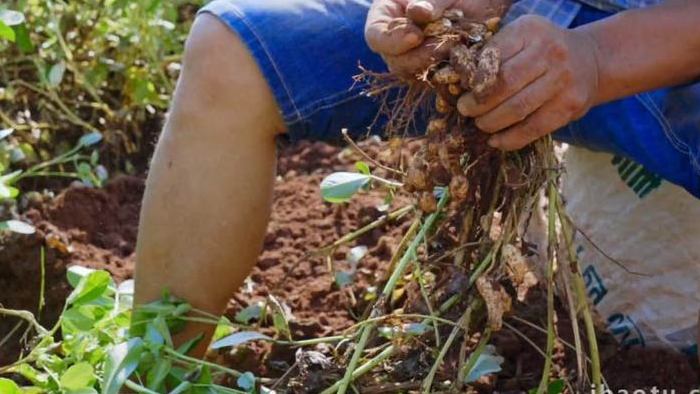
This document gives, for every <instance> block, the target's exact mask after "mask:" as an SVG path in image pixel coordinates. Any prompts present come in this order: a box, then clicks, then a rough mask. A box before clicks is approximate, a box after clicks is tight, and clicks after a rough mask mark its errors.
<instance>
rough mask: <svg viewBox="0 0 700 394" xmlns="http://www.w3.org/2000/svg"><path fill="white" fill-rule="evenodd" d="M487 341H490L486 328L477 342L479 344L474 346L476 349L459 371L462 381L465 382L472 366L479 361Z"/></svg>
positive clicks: (488, 331)
mask: <svg viewBox="0 0 700 394" xmlns="http://www.w3.org/2000/svg"><path fill="white" fill-rule="evenodd" d="M489 339H491V329H490V328H486V330H484V335H483V337H482V338H481V340H480V341H479V344H478V345H477V346H476V349H474V351H473V352H472V354H470V355H469V361H468V362H467V365H465V366H464V369H463V370H461V371H459V376H460V379H461V380H462V381H463V380H465V379H466V378H467V377H468V376H469V372H471V370H472V369H474V366H475V365H476V362H477V360H478V359H479V356H480V355H481V353H483V352H484V349H485V348H486V343H488V341H489Z"/></svg>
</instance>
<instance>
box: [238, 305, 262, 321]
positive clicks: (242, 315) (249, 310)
mask: <svg viewBox="0 0 700 394" xmlns="http://www.w3.org/2000/svg"><path fill="white" fill-rule="evenodd" d="M262 311H263V303H262V302H256V303H254V304H251V305H249V306H248V307H246V308H243V309H241V310H240V311H239V312H238V313H236V316H235V317H234V319H235V320H236V321H237V322H239V323H243V324H250V321H251V320H258V319H260V316H262Z"/></svg>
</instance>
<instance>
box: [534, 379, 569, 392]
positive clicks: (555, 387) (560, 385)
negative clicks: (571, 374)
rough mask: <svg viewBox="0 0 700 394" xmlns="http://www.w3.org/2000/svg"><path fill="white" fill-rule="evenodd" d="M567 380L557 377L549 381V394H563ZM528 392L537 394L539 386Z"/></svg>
mask: <svg viewBox="0 0 700 394" xmlns="http://www.w3.org/2000/svg"><path fill="white" fill-rule="evenodd" d="M565 387H566V382H565V381H564V380H563V379H557V380H553V381H551V382H549V384H548V385H547V394H561V393H563V392H564V388H565ZM527 393H528V394H537V388H536V387H535V388H534V389H530V390H528V391H527Z"/></svg>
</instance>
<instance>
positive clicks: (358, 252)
mask: <svg viewBox="0 0 700 394" xmlns="http://www.w3.org/2000/svg"><path fill="white" fill-rule="evenodd" d="M367 252H369V248H367V247H366V246H365V245H358V246H355V247H354V248H352V249H350V250H349V251H348V253H347V255H346V256H345V258H346V260H348V262H349V263H350V264H351V265H352V267H353V268H355V267H357V263H359V262H360V260H362V258H363V257H365V255H366V254H367Z"/></svg>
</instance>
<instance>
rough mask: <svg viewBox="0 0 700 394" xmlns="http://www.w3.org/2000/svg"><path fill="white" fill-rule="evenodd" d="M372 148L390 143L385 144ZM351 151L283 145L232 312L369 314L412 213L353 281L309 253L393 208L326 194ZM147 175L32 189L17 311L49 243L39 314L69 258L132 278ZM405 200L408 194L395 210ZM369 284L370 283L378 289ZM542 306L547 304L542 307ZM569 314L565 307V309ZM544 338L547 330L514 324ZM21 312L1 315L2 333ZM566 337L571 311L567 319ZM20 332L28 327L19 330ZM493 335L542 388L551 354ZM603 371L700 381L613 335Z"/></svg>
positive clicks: (271, 360)
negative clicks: (270, 308)
mask: <svg viewBox="0 0 700 394" xmlns="http://www.w3.org/2000/svg"><path fill="white" fill-rule="evenodd" d="M367 144H368V145H366V148H367V149H373V150H375V151H377V150H380V149H381V146H380V145H377V144H378V143H376V142H371V141H370V142H368V143H367ZM351 156H352V155H351V154H349V153H348V151H343V150H340V149H339V148H335V147H332V146H329V145H325V144H322V143H301V144H298V145H295V146H291V147H284V148H283V149H282V150H281V153H280V160H279V162H278V180H277V182H276V184H275V192H274V193H275V194H274V206H273V213H272V220H271V222H270V225H269V228H268V231H267V235H266V237H265V241H264V249H263V252H262V253H261V255H260V258H259V260H258V264H257V266H256V267H255V269H254V270H253V272H252V273H251V275H250V279H249V280H248V282H247V283H246V285H244V286H243V288H241V289H240V290H239V291H238V292H237V293H236V294H235V295H234V296H233V298H232V300H231V302H230V304H229V308H228V312H227V314H228V315H229V317H231V318H233V316H234V315H235V313H236V312H237V311H239V310H241V309H242V308H244V307H246V306H248V305H250V304H251V303H253V302H256V301H261V300H265V299H266V297H268V296H269V295H272V296H274V297H275V298H277V299H278V300H280V301H281V302H283V303H285V304H286V305H287V306H289V308H290V309H291V311H292V313H293V315H294V321H293V322H292V324H291V330H292V334H293V335H294V337H295V338H297V339H301V338H311V337H318V336H324V335H331V334H335V333H338V332H339V331H340V330H342V329H344V328H347V327H348V326H350V325H352V324H353V323H355V321H356V316H359V315H362V314H363V313H364V308H365V307H366V304H367V303H366V301H364V299H365V296H366V295H367V294H368V293H369V292H368V289H369V288H370V286H372V284H373V283H374V282H376V281H377V280H378V279H381V278H383V276H384V275H385V273H386V269H387V267H386V265H387V262H388V261H389V259H390V257H391V255H392V252H393V250H394V249H395V248H396V246H397V245H398V242H399V239H400V236H401V234H402V233H403V232H404V231H405V230H406V228H407V226H408V223H406V221H405V220H404V221H401V220H399V221H398V222H397V223H391V224H388V225H385V226H384V227H383V228H380V229H377V230H375V231H373V232H370V233H369V234H366V235H365V236H363V237H361V238H360V239H358V240H357V241H356V242H355V244H354V245H350V246H349V247H352V246H356V245H364V246H366V247H367V248H368V253H367V255H366V256H365V257H364V258H363V259H362V260H361V261H360V262H359V264H358V267H357V274H356V278H355V279H354V281H353V284H352V286H351V287H350V288H345V289H339V288H338V287H337V286H336V285H335V284H334V278H333V275H332V274H331V273H330V272H329V269H328V263H327V262H326V261H324V260H323V259H322V258H319V257H314V256H313V255H312V254H311V253H310V252H312V251H313V250H315V249H317V248H319V247H322V246H324V245H326V244H328V243H331V242H332V241H334V240H336V239H337V238H339V237H340V236H342V235H344V234H347V233H348V232H350V231H352V230H354V229H357V228H359V227H360V226H362V225H364V224H367V223H369V222H371V221H373V220H375V219H377V218H378V217H380V216H381V215H382V214H383V211H382V210H380V209H379V207H380V206H381V205H382V204H383V201H382V198H381V197H380V196H379V195H378V194H377V193H372V192H369V193H366V194H363V195H361V196H360V197H359V198H356V199H355V200H354V201H353V203H352V204H349V205H330V204H327V203H324V202H323V201H322V200H321V197H320V195H319V192H318V184H319V182H320V181H321V179H322V178H323V176H324V175H326V174H328V173H330V172H332V171H337V170H344V169H348V168H351V167H352V165H353V163H354V162H355V160H356V158H354V157H351ZM143 190H144V182H143V177H121V178H117V179H114V180H113V181H111V182H110V183H109V184H108V185H107V186H106V187H105V188H104V189H87V188H81V187H75V186H74V187H70V188H67V189H65V190H64V191H62V192H61V193H59V194H58V195H57V196H55V197H53V196H51V195H50V194H45V195H39V194H36V193H32V194H30V195H29V196H28V198H25V199H24V200H23V201H22V203H21V204H20V205H21V207H22V215H23V216H24V217H25V219H27V220H29V221H31V222H32V223H34V224H35V225H36V227H37V230H38V231H37V233H36V234H34V235H31V236H25V235H14V234H13V235H6V236H5V238H4V239H2V240H1V242H0V289H1V290H0V304H1V305H3V306H4V307H7V308H12V309H27V310H30V311H33V312H37V306H38V303H39V289H40V278H41V274H40V273H41V266H42V264H41V262H42V258H41V256H42V249H43V250H44V251H45V258H44V266H45V281H46V291H45V299H46V305H45V306H44V308H43V311H42V313H41V321H42V322H43V323H44V324H46V325H48V324H51V322H53V321H55V320H56V318H57V315H58V313H59V312H60V310H61V307H62V304H63V301H64V300H65V297H66V296H67V294H68V292H69V288H68V284H67V282H66V280H65V272H66V268H67V267H68V266H70V265H74V264H80V265H84V266H88V267H92V268H101V269H106V270H108V271H109V272H111V273H112V275H113V276H114V277H115V279H116V280H118V281H120V280H124V279H127V278H130V277H131V275H132V273H133V266H134V247H135V240H136V233H137V227H138V214H139V209H140V200H141V195H142V193H143ZM405 203H406V200H405V199H403V198H401V197H399V198H397V199H396V200H395V201H394V202H393V204H392V209H395V208H397V207H400V206H402V204H405ZM349 247H343V248H340V249H339V250H338V251H337V252H336V253H335V255H334V256H333V257H334V265H335V268H336V269H337V270H347V269H349V267H348V262H347V257H346V254H347V252H348V249H349ZM370 290H371V289H370ZM538 308H539V309H538ZM520 309H522V311H521V312H522V313H521V314H520V316H525V317H529V320H531V321H534V322H538V323H539V322H541V320H542V319H543V318H542V316H545V313H544V311H543V310H542V309H541V304H538V303H534V304H533V305H529V306H524V305H521V306H520ZM560 317H561V315H560ZM512 323H513V324H514V325H515V326H516V327H518V329H519V330H521V332H523V333H524V334H525V335H527V336H528V337H529V338H530V339H531V340H533V341H534V342H535V343H537V344H538V345H540V346H542V345H543V344H544V340H545V337H544V334H542V333H539V332H538V331H536V330H534V329H531V328H528V327H525V326H523V325H521V324H517V323H514V322H512ZM15 324H16V322H15V321H10V320H9V319H2V318H0V338H3V337H5V335H6V334H7V333H8V332H9V331H10V330H11V329H12V327H13V326H14V325H15ZM560 326H561V328H560V331H561V333H562V336H563V337H564V338H566V337H567V335H566V328H565V327H566V326H567V324H566V319H563V318H562V319H560ZM20 331H21V330H20ZM20 336H21V333H19V332H18V333H15V335H14V336H13V337H12V338H11V339H10V340H9V341H7V343H6V344H5V345H3V347H2V348H0V365H4V364H6V363H8V362H11V361H12V360H13V359H14V358H15V357H16V356H17V355H18V353H19V352H20V351H21V349H20V348H19V345H17V344H19V342H20V341H19V337H20ZM494 343H495V345H496V346H497V349H498V351H499V353H500V354H502V355H503V356H504V357H505V358H506V360H507V362H506V364H505V366H504V371H503V373H502V374H501V376H500V377H499V382H498V384H497V385H496V386H497V387H499V388H500V389H501V390H502V391H516V392H517V391H518V390H522V389H524V388H527V387H533V386H534V385H535V384H536V382H537V379H538V375H537V372H538V370H537V369H538V368H539V366H540V365H541V363H542V358H541V356H540V355H539V354H538V353H537V352H536V351H534V350H533V348H532V347H531V346H530V345H529V344H527V343H526V342H525V341H523V340H521V339H520V338H518V337H517V336H516V335H515V334H514V333H513V332H511V331H509V330H503V331H501V333H499V334H498V335H497V336H496V337H495V338H494ZM559 347H560V349H559V350H558V354H560V361H559V362H558V363H557V364H558V365H559V366H561V370H560V371H559V372H560V373H561V374H566V373H567V370H568V369H567V368H568V367H567V366H568V365H570V361H571V358H572V354H573V352H571V351H569V350H568V349H565V348H564V347H563V346H561V345H560V346H559ZM601 353H602V354H603V356H604V375H605V377H606V379H607V381H608V383H609V384H610V385H611V387H613V388H625V389H627V390H632V389H647V390H648V389H651V388H653V387H658V388H660V389H663V388H666V389H671V388H675V389H676V390H678V392H688V391H689V390H691V389H692V388H696V387H697V386H698V377H697V375H696V371H695V369H694V366H693V362H691V361H690V360H689V359H687V358H686V357H684V356H682V355H679V354H676V353H671V352H665V351H650V350H644V351H642V350H620V349H617V347H616V345H615V344H614V342H612V341H607V342H605V341H604V343H603V345H602V351H601ZM218 358H219V360H218V361H222V362H225V363H227V364H228V365H231V366H235V367H236V368H240V369H244V370H251V371H253V372H255V373H257V374H266V375H268V376H279V375H281V374H282V373H284V372H285V371H286V370H287V369H288V368H289V367H290V366H291V365H292V364H293V362H294V352H293V351H292V350H290V349H285V348H271V347H270V346H269V345H260V346H255V347H252V348H245V349H238V350H235V351H233V352H228V353H222V354H219V355H218Z"/></svg>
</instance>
